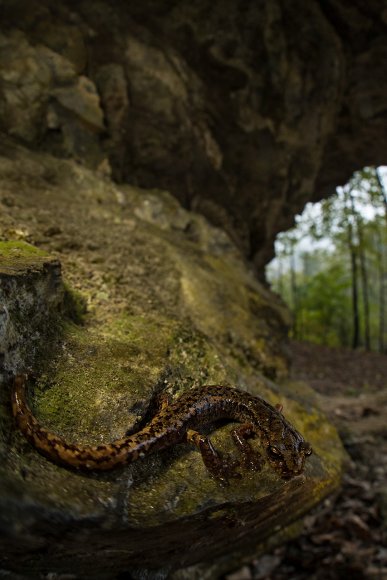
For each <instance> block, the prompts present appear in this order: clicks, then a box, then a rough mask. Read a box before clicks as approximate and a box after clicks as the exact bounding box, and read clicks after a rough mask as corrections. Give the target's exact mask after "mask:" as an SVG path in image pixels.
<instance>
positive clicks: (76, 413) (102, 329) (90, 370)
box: [35, 315, 175, 442]
mask: <svg viewBox="0 0 387 580" xmlns="http://www.w3.org/2000/svg"><path fill="white" fill-rule="evenodd" d="M174 331H175V324H174V323H171V322H170V321H168V320H166V319H163V318H162V317H160V318H158V319H156V318H153V319H152V318H146V317H140V316H134V317H130V316H126V315H125V316H123V317H122V318H120V319H118V320H114V321H113V322H112V323H111V324H105V325H102V326H99V327H98V328H86V327H80V326H76V325H74V324H66V325H65V329H64V336H63V342H64V345H63V351H62V352H61V354H60V356H58V357H57V358H56V359H54V361H52V363H51V365H50V375H48V374H47V373H46V374H44V375H42V376H41V379H40V382H39V388H38V390H37V393H36V394H37V397H36V403H35V407H36V412H37V413H38V414H39V417H40V419H41V420H42V421H43V422H44V423H45V424H47V425H48V426H49V427H50V428H52V429H54V430H56V431H59V432H61V433H64V434H68V435H69V436H70V437H71V438H72V439H73V440H76V439H81V440H84V441H89V442H100V440H101V438H103V439H104V440H109V439H112V438H116V437H119V436H122V435H123V434H124V433H125V432H126V430H127V429H128V428H130V427H131V426H132V425H133V424H135V423H136V421H138V420H139V418H140V416H141V415H142V414H144V413H145V411H146V406H147V401H149V399H150V397H151V395H152V393H153V391H154V388H155V385H156V383H157V381H158V379H159V376H160V374H161V372H162V370H163V368H164V361H165V356H166V352H167V350H168V347H169V346H170V344H171V343H172V341H173V335H174ZM51 373H52V374H51ZM138 401H143V402H144V403H143V408H142V409H140V410H139V411H138V410H137V406H138Z"/></svg>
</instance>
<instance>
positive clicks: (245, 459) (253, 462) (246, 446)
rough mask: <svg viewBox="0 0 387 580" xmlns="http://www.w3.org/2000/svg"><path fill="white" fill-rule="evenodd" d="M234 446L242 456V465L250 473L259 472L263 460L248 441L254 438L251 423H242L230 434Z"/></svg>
mask: <svg viewBox="0 0 387 580" xmlns="http://www.w3.org/2000/svg"><path fill="white" fill-rule="evenodd" d="M231 435H232V438H233V440H234V443H235V445H236V446H237V447H238V449H239V451H240V452H241V454H242V465H243V467H245V468H246V469H250V470H252V471H261V469H262V466H263V460H262V457H261V454H260V453H259V452H258V451H256V450H255V449H253V448H252V447H251V445H250V443H249V442H248V439H252V438H253V437H255V432H254V430H253V426H252V425H251V423H243V425H240V426H239V427H236V428H235V429H233V431H232V432H231Z"/></svg>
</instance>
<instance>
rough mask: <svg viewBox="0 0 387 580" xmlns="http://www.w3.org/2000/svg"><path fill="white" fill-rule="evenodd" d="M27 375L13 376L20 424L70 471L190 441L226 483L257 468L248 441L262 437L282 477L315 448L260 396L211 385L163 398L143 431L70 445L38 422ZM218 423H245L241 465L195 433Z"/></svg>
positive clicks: (239, 442) (297, 469)
mask: <svg viewBox="0 0 387 580" xmlns="http://www.w3.org/2000/svg"><path fill="white" fill-rule="evenodd" d="M26 382H27V377H26V375H18V376H16V377H15V378H14V381H13V389H12V410H13V414H14V416H15V419H16V422H17V425H18V426H19V428H20V430H21V431H22V433H23V434H24V436H25V437H26V439H27V440H28V441H29V442H30V443H31V444H32V445H33V446H34V447H35V448H36V449H37V450H38V451H39V452H40V453H41V454H42V455H44V456H46V457H47V458H48V459H50V460H52V461H54V462H55V463H59V464H61V465H64V466H66V467H71V468H75V469H80V470H84V471H106V470H110V469H113V468H115V467H119V466H122V465H126V464H128V463H131V462H132V461H136V460H137V459H139V458H141V457H144V456H146V455H148V454H150V453H153V452H155V451H158V450H160V449H165V448H166V447H169V446H170V445H175V444H177V443H182V442H186V441H189V442H191V443H194V444H195V445H196V446H197V447H198V449H199V450H200V452H201V454H202V457H203V461H204V463H205V465H206V467H207V469H208V470H209V471H210V473H211V474H212V475H214V476H215V477H217V478H218V479H220V480H223V481H227V479H228V477H232V476H238V474H236V473H235V468H236V467H237V466H238V465H240V463H242V465H243V466H244V467H246V468H248V469H254V470H259V469H260V468H261V466H262V459H261V457H260V454H259V453H257V452H256V451H254V450H253V449H252V447H251V446H250V444H249V442H248V439H249V438H251V437H254V436H256V435H258V436H259V437H260V439H261V442H262V444H263V446H264V447H265V449H266V454H267V458H268V460H269V463H270V464H271V466H272V467H273V468H274V469H275V470H277V471H278V472H279V474H280V475H281V477H283V478H286V479H288V478H290V477H293V476H295V475H299V474H300V473H302V471H303V469H304V464H305V459H306V457H307V456H308V455H310V454H311V453H312V448H311V446H310V444H309V443H307V442H306V441H305V440H304V438H303V437H302V435H300V433H298V431H296V429H295V428H294V427H293V426H292V425H291V424H290V423H289V422H288V421H286V419H285V418H284V416H283V415H282V413H281V411H280V410H279V408H275V407H273V406H272V405H270V404H269V403H267V402H266V401H265V400H264V399H262V398H261V397H254V396H252V395H250V394H248V393H246V392H243V391H240V390H238V389H234V388H232V387H226V386H216V385H208V386H203V387H197V388H193V389H190V390H189V391H187V392H186V393H184V394H183V395H181V396H180V397H179V398H178V399H177V400H176V401H174V402H172V403H170V404H167V403H166V402H165V400H164V402H163V404H162V406H161V408H160V409H159V410H158V412H157V413H156V415H155V416H154V417H153V419H152V420H151V421H150V422H149V423H148V424H147V425H146V426H145V427H144V428H143V429H141V430H140V431H138V432H137V433H133V434H130V435H127V436H125V437H123V438H122V439H117V440H116V441H113V442H112V443H107V444H104V445H78V444H73V443H68V442H67V441H65V440H64V439H63V438H62V437H59V436H58V435H55V434H54V433H51V432H50V431H48V430H47V429H45V428H44V427H42V426H41V425H40V423H39V422H38V421H37V419H35V417H34V415H33V414H32V412H31V410H30V408H29V406H28V404H27V400H26ZM218 419H229V420H232V421H237V422H239V423H242V425H240V426H239V427H238V428H236V429H234V431H233V433H232V436H233V440H234V442H235V444H236V446H237V447H238V448H239V450H240V451H241V453H242V458H243V459H242V462H237V461H235V460H230V459H229V458H227V457H221V456H220V454H219V453H218V452H217V451H216V450H215V449H214V447H213V446H212V444H211V442H210V441H209V439H208V438H207V437H205V436H203V435H201V434H200V433H198V432H197V431H196V429H197V428H198V427H200V426H203V425H205V424H208V423H211V422H213V421H216V420H218Z"/></svg>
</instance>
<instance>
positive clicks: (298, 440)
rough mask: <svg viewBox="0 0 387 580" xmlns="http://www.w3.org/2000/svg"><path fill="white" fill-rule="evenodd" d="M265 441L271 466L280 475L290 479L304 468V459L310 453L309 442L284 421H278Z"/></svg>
mask: <svg viewBox="0 0 387 580" xmlns="http://www.w3.org/2000/svg"><path fill="white" fill-rule="evenodd" d="M277 426H278V429H274V430H273V432H272V433H271V434H270V436H269V437H268V439H267V441H266V453H267V457H268V460H269V462H270V464H271V466H272V467H273V468H274V469H275V470H276V471H279V472H280V474H281V477H283V478H284V479H290V478H291V477H294V476H296V475H300V474H301V473H302V472H303V470H304V465H305V460H306V458H307V457H309V455H311V454H312V447H311V445H310V443H308V442H307V441H305V440H304V438H303V437H302V435H301V434H300V433H298V431H296V429H294V427H292V426H291V425H290V424H289V423H287V422H285V421H278V425H277Z"/></svg>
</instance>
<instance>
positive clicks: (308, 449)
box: [299, 441, 313, 457]
mask: <svg viewBox="0 0 387 580" xmlns="http://www.w3.org/2000/svg"><path fill="white" fill-rule="evenodd" d="M299 449H300V451H303V452H304V454H305V455H306V456H307V457H309V455H312V453H313V449H312V447H311V445H310V443H306V441H303V442H302V443H301V445H300V447H299Z"/></svg>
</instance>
